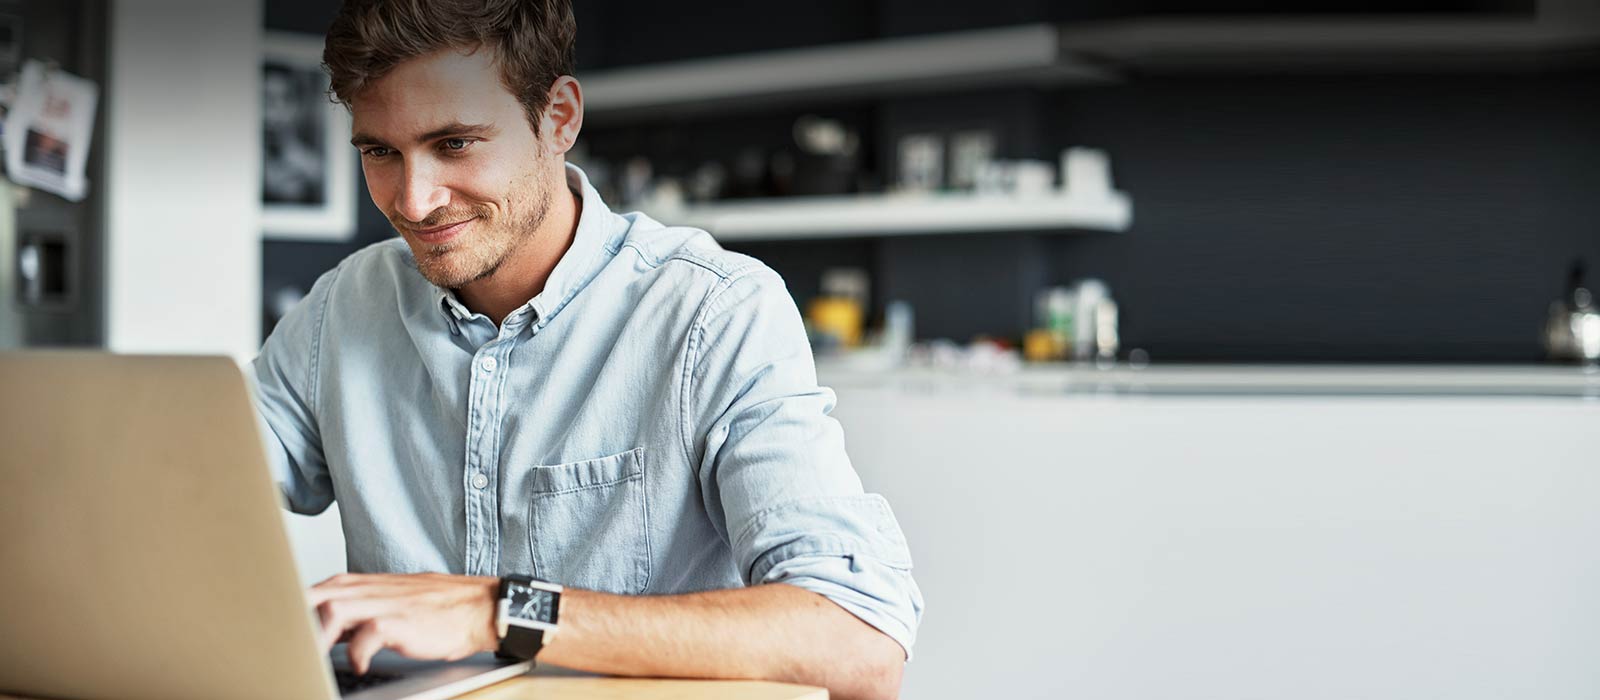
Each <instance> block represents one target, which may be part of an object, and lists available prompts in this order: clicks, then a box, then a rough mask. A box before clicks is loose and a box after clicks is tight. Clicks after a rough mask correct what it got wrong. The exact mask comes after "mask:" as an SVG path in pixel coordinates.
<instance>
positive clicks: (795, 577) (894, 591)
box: [761, 556, 922, 661]
mask: <svg viewBox="0 0 1600 700" xmlns="http://www.w3.org/2000/svg"><path fill="white" fill-rule="evenodd" d="M761 582H762V583H786V584H789V585H791V586H795V587H796V588H801V589H804V590H808V591H811V592H812V593H816V594H818V595H820V596H822V597H824V598H827V599H828V600H831V601H833V602H834V603H835V604H837V605H838V606H839V607H841V608H844V609H845V611H846V612H848V613H850V614H851V615H855V616H856V617H858V618H860V619H861V621H862V622H865V623H867V624H869V625H872V627H873V628H875V629H877V630H878V631H879V632H882V633H884V634H886V635H888V636H889V638H890V639H893V640H894V641H895V642H896V643H897V644H899V645H900V647H901V648H902V649H904V650H905V654H906V661H910V660H911V648H912V645H913V644H915V643H916V640H917V624H918V622H919V621H920V620H921V619H922V592H921V591H920V590H919V589H918V588H917V584H916V581H913V580H912V578H911V571H910V570H908V569H903V568H899V567H895V566H890V565H888V564H885V563H883V562H880V561H875V560H873V559H871V558H869V557H862V556H807V557H798V558H795V559H789V560H787V561H784V562H782V563H780V564H778V565H777V566H774V567H773V568H772V569H771V570H770V571H768V572H767V574H766V575H765V576H763V577H762V579H761ZM841 582H848V584H846V583H841Z"/></svg>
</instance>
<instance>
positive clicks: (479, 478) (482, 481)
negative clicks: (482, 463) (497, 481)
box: [472, 472, 489, 489]
mask: <svg viewBox="0 0 1600 700" xmlns="http://www.w3.org/2000/svg"><path fill="white" fill-rule="evenodd" d="M488 485H489V477H487V476H484V475H483V472H478V473H476V474H473V475H472V488H475V489H481V488H484V487H486V486H488Z"/></svg>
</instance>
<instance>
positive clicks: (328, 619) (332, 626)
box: [317, 599, 385, 653]
mask: <svg viewBox="0 0 1600 700" xmlns="http://www.w3.org/2000/svg"><path fill="white" fill-rule="evenodd" d="M383 603H384V601H371V600H361V599H339V600H329V601H324V602H323V603H322V604H320V605H318V606H317V619H318V620H321V621H322V637H321V640H320V641H321V642H322V651H323V653H327V652H328V650H330V649H332V648H333V645H335V644H338V643H339V640H340V639H341V638H343V637H344V635H345V633H346V632H350V631H353V630H355V629H356V628H357V627H360V626H361V625H362V624H363V623H365V622H367V621H369V620H371V619H373V618H375V617H378V616H380V614H381V613H382V612H383V610H384V609H385V606H384V604H383Z"/></svg>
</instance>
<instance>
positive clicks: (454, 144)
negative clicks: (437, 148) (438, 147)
mask: <svg viewBox="0 0 1600 700" xmlns="http://www.w3.org/2000/svg"><path fill="white" fill-rule="evenodd" d="M440 143H441V144H443V145H444V147H445V149H446V150H450V151H462V150H466V148H467V145H468V144H470V143H472V142H471V141H468V140H466V139H445V140H444V141H441V142H440Z"/></svg>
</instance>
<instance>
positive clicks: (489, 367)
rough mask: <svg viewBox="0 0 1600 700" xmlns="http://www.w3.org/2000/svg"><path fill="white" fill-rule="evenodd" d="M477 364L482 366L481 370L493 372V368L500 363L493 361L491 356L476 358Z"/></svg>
mask: <svg viewBox="0 0 1600 700" xmlns="http://www.w3.org/2000/svg"><path fill="white" fill-rule="evenodd" d="M478 366H479V367H482V368H483V371H485V372H493V371H494V368H496V367H499V366H500V363H499V362H497V361H495V359H494V358H493V357H485V358H483V359H481V360H478Z"/></svg>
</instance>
